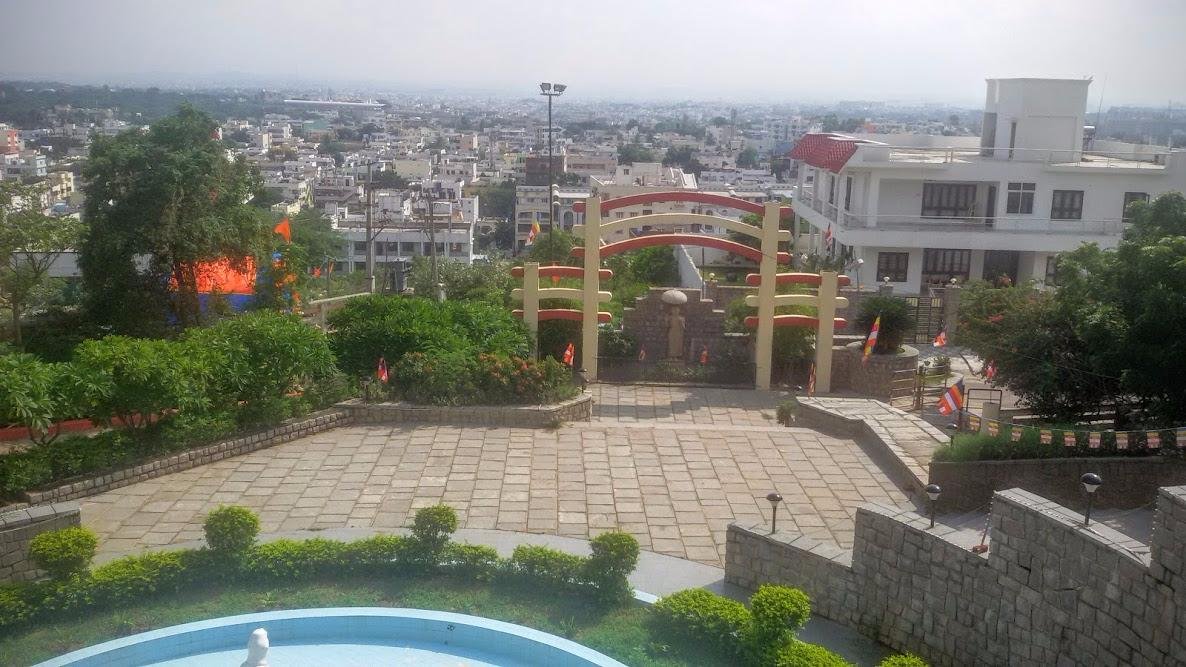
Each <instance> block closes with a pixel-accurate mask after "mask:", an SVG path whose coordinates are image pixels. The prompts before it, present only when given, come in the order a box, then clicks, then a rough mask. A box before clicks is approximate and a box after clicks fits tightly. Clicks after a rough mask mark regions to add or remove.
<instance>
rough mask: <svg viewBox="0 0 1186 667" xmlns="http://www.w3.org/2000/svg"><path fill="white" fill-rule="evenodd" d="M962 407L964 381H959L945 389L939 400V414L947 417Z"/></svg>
mask: <svg viewBox="0 0 1186 667" xmlns="http://www.w3.org/2000/svg"><path fill="white" fill-rule="evenodd" d="M963 407H964V381H963V380H960V381H959V382H956V383H955V384H953V385H951V386H950V387H948V388H947V391H946V392H945V393H944V394H943V397H942V398H940V399H939V414H941V415H949V414H951V413H953V412H958V411H960V410H962V409H963Z"/></svg>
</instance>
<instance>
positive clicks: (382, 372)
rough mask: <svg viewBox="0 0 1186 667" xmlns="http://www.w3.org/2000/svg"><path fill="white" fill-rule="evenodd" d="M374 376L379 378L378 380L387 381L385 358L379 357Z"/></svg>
mask: <svg viewBox="0 0 1186 667" xmlns="http://www.w3.org/2000/svg"><path fill="white" fill-rule="evenodd" d="M375 377H377V378H379V382H387V360H386V359H384V358H383V357H379V368H378V369H376V370H375Z"/></svg>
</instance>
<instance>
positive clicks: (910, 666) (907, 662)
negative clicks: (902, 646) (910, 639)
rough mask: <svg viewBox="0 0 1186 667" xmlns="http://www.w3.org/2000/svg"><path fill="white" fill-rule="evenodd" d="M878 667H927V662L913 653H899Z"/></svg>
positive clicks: (880, 663) (883, 661) (878, 664)
mask: <svg viewBox="0 0 1186 667" xmlns="http://www.w3.org/2000/svg"><path fill="white" fill-rule="evenodd" d="M877 667H927V662H926V660H923V659H922V658H920V657H918V656H917V655H914V654H913V653H899V654H898V655H891V656H890V657H888V658H886V659H885V660H882V661H881V662H879V663H877Z"/></svg>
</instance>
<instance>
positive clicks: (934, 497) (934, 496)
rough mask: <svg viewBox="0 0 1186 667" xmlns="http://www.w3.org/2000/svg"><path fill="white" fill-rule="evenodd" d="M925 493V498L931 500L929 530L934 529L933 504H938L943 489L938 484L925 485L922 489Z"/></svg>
mask: <svg viewBox="0 0 1186 667" xmlns="http://www.w3.org/2000/svg"><path fill="white" fill-rule="evenodd" d="M924 491H926V493H927V498H930V499H931V525H930V527H931V528H934V527H935V503H937V502H939V494H941V493H943V489H942V488H940V487H939V485H938V484H927V488H926V489H924Z"/></svg>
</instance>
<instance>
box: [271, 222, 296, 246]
mask: <svg viewBox="0 0 1186 667" xmlns="http://www.w3.org/2000/svg"><path fill="white" fill-rule="evenodd" d="M272 231H273V232H274V233H276V234H279V235H280V236H283V237H284V242H285V243H292V227H291V226H289V224H288V218H285V219H283V220H281V221H280V222H278V223H276V226H275V227H273V228H272Z"/></svg>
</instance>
